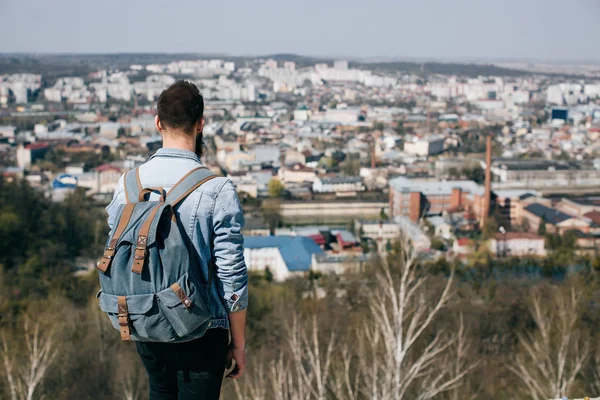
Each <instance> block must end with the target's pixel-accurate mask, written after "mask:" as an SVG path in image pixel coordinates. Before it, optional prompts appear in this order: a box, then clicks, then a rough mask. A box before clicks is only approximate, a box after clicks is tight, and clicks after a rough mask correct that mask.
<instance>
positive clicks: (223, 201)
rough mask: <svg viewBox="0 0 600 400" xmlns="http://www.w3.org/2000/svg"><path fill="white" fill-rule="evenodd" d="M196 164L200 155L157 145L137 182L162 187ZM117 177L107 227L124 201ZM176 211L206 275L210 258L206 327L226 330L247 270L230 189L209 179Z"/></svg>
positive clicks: (238, 209) (244, 291)
mask: <svg viewBox="0 0 600 400" xmlns="http://www.w3.org/2000/svg"><path fill="white" fill-rule="evenodd" d="M199 165H201V162H200V158H199V157H198V156H197V155H196V154H195V153H193V152H191V151H187V150H179V149H160V150H158V151H157V152H156V154H154V155H153V156H152V157H150V160H148V162H146V163H145V164H143V165H141V166H140V167H139V173H140V180H141V182H142V186H143V187H159V186H160V187H163V188H164V189H165V190H167V191H168V190H169V189H170V188H171V187H172V186H173V185H174V184H175V183H176V182H177V181H178V180H179V179H181V178H182V177H183V176H184V175H185V174H186V173H188V172H189V171H191V170H192V169H194V168H197V167H198V166H199ZM123 179H124V178H123V176H122V177H121V179H119V182H118V184H117V189H116V191H115V194H114V196H113V200H112V201H111V203H110V204H109V205H108V207H106V211H107V212H108V226H109V227H110V229H111V230H112V229H113V226H114V223H115V217H116V213H117V209H118V206H119V205H120V204H125V203H126V201H125V192H124V184H123ZM158 196H159V195H158V194H156V193H152V194H151V197H150V200H157V199H158ZM176 212H177V217H178V220H179V221H181V223H182V224H183V226H184V227H186V233H187V234H188V236H189V237H190V239H191V241H192V243H193V244H194V246H195V248H196V250H197V251H198V254H200V258H201V259H202V263H201V264H202V271H201V272H202V274H203V276H204V277H205V278H206V279H208V265H209V261H210V260H211V258H212V257H213V256H214V258H215V263H216V270H215V271H214V274H213V277H212V289H211V294H212V299H211V306H210V309H211V316H212V319H211V322H210V325H209V328H229V319H228V314H229V313H230V312H236V311H241V310H244V309H245V308H246V307H247V306H248V273H247V270H246V263H245V262H244V239H243V237H242V234H241V230H242V227H243V226H244V216H243V214H242V206H241V205H240V202H239V200H238V197H237V193H236V191H235V188H234V186H233V184H232V183H231V181H230V180H229V179H227V178H221V177H219V178H215V179H212V180H210V181H208V182H206V183H205V184H203V185H202V186H201V187H199V188H198V189H196V190H195V191H194V192H193V193H192V194H190V195H189V196H188V197H187V198H186V199H185V200H184V201H183V202H182V203H181V204H180V205H179V206H178V208H177V209H176ZM211 248H212V254H211Z"/></svg>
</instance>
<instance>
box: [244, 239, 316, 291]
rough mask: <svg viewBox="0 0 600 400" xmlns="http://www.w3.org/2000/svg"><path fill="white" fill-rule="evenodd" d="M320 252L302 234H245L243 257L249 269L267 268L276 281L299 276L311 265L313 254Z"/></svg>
mask: <svg viewBox="0 0 600 400" xmlns="http://www.w3.org/2000/svg"><path fill="white" fill-rule="evenodd" d="M321 254H324V253H323V250H322V249H321V248H320V247H319V245H317V244H316V243H315V241H314V240H312V239H310V238H307V237H302V236H259V237H257V236H247V237H245V238H244V260H245V261H246V266H247V267H248V270H249V271H257V272H263V271H265V270H266V269H268V270H269V271H270V272H271V273H272V274H273V279H274V280H276V281H284V280H286V279H289V278H292V277H294V276H302V275H304V274H305V273H306V272H308V271H309V270H310V269H311V264H312V260H313V255H321Z"/></svg>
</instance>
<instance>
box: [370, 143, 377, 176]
mask: <svg viewBox="0 0 600 400" xmlns="http://www.w3.org/2000/svg"><path fill="white" fill-rule="evenodd" d="M371 140H372V142H371V168H373V169H375V168H376V167H377V160H376V159H375V138H371Z"/></svg>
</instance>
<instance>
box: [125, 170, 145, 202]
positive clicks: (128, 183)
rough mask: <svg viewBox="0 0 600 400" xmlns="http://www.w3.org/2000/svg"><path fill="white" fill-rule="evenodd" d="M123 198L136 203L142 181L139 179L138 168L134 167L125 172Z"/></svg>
mask: <svg viewBox="0 0 600 400" xmlns="http://www.w3.org/2000/svg"><path fill="white" fill-rule="evenodd" d="M123 183H124V185H125V199H126V200H127V202H128V203H137V202H138V198H139V195H140V192H141V190H142V181H140V170H139V168H134V169H132V170H130V171H128V172H127V173H126V174H125V179H124V182H123Z"/></svg>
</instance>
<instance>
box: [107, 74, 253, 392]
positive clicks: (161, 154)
mask: <svg viewBox="0 0 600 400" xmlns="http://www.w3.org/2000/svg"><path fill="white" fill-rule="evenodd" d="M156 108H157V110H156V111H157V115H156V117H155V120H154V122H155V125H156V130H157V131H158V132H159V133H160V134H161V135H162V138H163V148H162V149H160V150H159V151H157V152H156V154H155V155H154V156H152V157H151V158H150V160H149V161H148V162H147V163H145V164H144V165H142V166H140V167H139V168H138V173H139V180H140V181H141V185H142V187H143V188H157V187H162V188H163V189H165V190H167V191H168V190H169V189H171V188H172V187H173V186H174V184H175V183H177V182H178V181H179V180H180V179H181V178H182V177H183V176H184V175H186V174H187V173H188V172H190V171H191V170H193V169H196V168H198V167H199V166H200V165H201V163H200V158H199V157H198V156H197V155H196V153H201V150H202V131H203V129H204V99H203V98H202V95H201V94H200V91H199V90H198V88H197V87H196V85H194V84H193V83H190V82H185V81H179V82H176V83H174V84H172V85H171V86H169V87H168V88H167V89H165V90H164V91H163V92H162V93H161V94H160V96H159V97H158V102H157V107H156ZM192 176H194V179H196V178H198V182H197V183H198V184H201V186H200V187H198V188H197V189H196V190H194V191H193V192H191V193H189V195H188V196H187V197H186V198H185V200H184V201H183V202H182V203H180V204H178V205H177V206H175V217H176V220H177V223H178V225H179V229H180V230H181V231H185V234H184V233H183V232H181V233H182V235H187V236H188V237H189V239H190V241H191V243H193V247H194V248H193V249H191V248H190V250H193V251H195V252H197V253H198V255H199V256H200V257H199V258H200V263H199V265H190V266H189V267H190V268H198V269H200V271H196V270H195V269H193V270H189V268H188V271H194V272H195V275H196V276H198V275H199V277H202V278H204V279H205V280H202V282H207V281H208V282H210V288H209V292H210V296H209V297H210V299H209V303H210V304H209V309H210V321H209V324H208V330H206V333H204V336H202V337H200V338H197V339H191V340H189V341H184V342H182V343H160V342H141V341H140V342H136V346H137V351H138V354H139V355H140V358H141V360H142V363H143V364H144V367H145V368H146V371H147V372H148V379H149V383H150V400H164V399H179V400H192V399H193V400H216V399H218V398H219V393H220V390H221V383H222V379H223V373H224V372H225V367H226V362H227V360H229V361H235V368H233V370H232V371H231V372H230V373H229V375H228V377H229V378H232V379H237V378H239V377H240V376H242V374H243V373H244V369H245V365H246V355H245V346H246V307H247V306H248V275H247V271H246V264H245V263H244V245H243V238H242V234H241V229H242V227H243V225H244V217H243V215H242V207H241V206H240V202H239V200H238V198H237V194H236V192H235V188H234V187H233V184H232V183H231V181H230V180H229V179H226V178H214V179H211V180H209V181H205V180H204V179H202V178H201V176H202V175H200V176H196V175H189V177H192ZM189 177H188V178H189ZM123 180H124V179H123V178H121V180H120V181H119V183H118V185H117V190H116V192H115V195H114V198H113V201H112V202H111V204H109V206H108V207H107V211H108V224H109V226H110V228H111V230H112V229H113V228H114V225H115V222H116V221H115V219H116V218H117V215H116V214H117V211H118V210H119V209H120V207H119V206H120V205H121V204H124V203H126V197H127V196H126V195H125V192H124V184H123ZM128 182H129V180H128ZM178 187H179V188H181V186H178ZM183 187H184V188H187V187H188V186H183ZM189 187H194V186H189ZM183 190H185V189H183ZM190 190H191V189H190ZM157 196H158V194H151V198H150V199H149V200H157V198H158V197H157ZM119 226H121V224H119ZM119 229H120V228H119ZM115 233H119V232H118V230H117V232H115ZM182 235H178V238H177V240H185V239H187V238H185V236H182ZM139 242H140V237H138V243H139ZM186 242H187V240H186ZM190 247H191V246H190ZM138 250H139V249H137V248H136V249H135V251H138ZM154 250H156V249H154ZM166 268H168V266H166ZM175 283H177V282H175ZM169 284H170V285H171V287H173V285H172V283H171V282H169ZM177 284H178V283H177ZM173 290H175V291H176V293H178V292H177V291H178V290H179V289H177V287H176V286H175V289H173ZM190 290H191V289H190ZM183 293H184V294H183V295H184V296H185V295H186V293H185V291H184V292H183ZM113 294H114V295H116V296H121V298H123V295H124V294H123V293H113ZM188 295H189V294H188ZM177 296H179V294H177ZM180 299H181V297H180ZM185 300H187V299H184V301H185ZM184 304H186V303H185V302H184ZM119 309H120V310H123V313H124V316H125V317H126V316H127V306H126V305H122V304H121V303H119ZM186 318H188V319H189V318H193V317H190V316H187V317H186ZM196 318H199V315H196ZM202 318H203V321H204V323H206V313H204V314H203V315H202ZM194 322H197V321H194ZM119 325H121V320H119ZM227 329H228V330H229V331H227ZM124 330H125V332H127V329H124ZM182 340H188V339H187V338H185V337H184V338H182ZM228 342H229V343H228Z"/></svg>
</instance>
